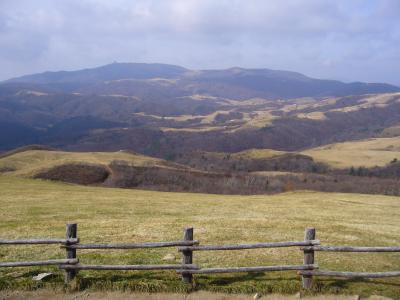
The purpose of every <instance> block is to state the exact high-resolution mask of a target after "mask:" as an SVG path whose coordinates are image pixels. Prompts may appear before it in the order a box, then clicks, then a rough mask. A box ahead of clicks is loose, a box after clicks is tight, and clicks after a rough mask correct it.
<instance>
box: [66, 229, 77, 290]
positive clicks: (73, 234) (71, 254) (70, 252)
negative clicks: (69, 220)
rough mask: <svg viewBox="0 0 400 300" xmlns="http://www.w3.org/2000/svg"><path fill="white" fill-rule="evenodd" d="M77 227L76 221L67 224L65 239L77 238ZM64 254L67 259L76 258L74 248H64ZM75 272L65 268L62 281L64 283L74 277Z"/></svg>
mask: <svg viewBox="0 0 400 300" xmlns="http://www.w3.org/2000/svg"><path fill="white" fill-rule="evenodd" d="M77 229H78V224H76V223H73V224H67V225H66V233H65V237H66V239H67V240H68V239H70V238H77ZM66 245H67V246H68V245H69V243H68V242H67V243H66ZM65 254H66V258H67V259H71V258H76V249H71V248H66V253H65ZM76 273H77V271H76V270H65V274H64V282H65V283H68V282H70V281H71V280H72V279H74V278H75V276H76Z"/></svg>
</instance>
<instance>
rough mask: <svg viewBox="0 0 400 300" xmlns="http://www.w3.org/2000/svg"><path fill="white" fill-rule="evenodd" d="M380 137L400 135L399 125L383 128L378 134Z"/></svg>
mask: <svg viewBox="0 0 400 300" xmlns="http://www.w3.org/2000/svg"><path fill="white" fill-rule="evenodd" d="M380 136H381V137H396V136H400V125H397V126H392V127H388V128H385V129H384V130H383V131H382V133H381V134H380Z"/></svg>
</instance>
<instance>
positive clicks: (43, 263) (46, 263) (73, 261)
mask: <svg viewBox="0 0 400 300" xmlns="http://www.w3.org/2000/svg"><path fill="white" fill-rule="evenodd" d="M77 263H78V260H77V259H49V260H38V261H18V262H4V263H0V268H6V267H31V266H49V265H66V264H77Z"/></svg>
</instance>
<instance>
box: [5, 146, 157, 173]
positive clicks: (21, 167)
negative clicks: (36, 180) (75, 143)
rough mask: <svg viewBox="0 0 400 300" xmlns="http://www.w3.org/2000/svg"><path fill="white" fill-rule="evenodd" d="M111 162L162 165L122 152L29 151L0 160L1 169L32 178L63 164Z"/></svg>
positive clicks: (154, 160) (104, 163)
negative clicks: (10, 169) (40, 172)
mask: <svg viewBox="0 0 400 300" xmlns="http://www.w3.org/2000/svg"><path fill="white" fill-rule="evenodd" d="M113 160H124V161H127V162H128V163H130V164H132V165H137V166H148V165H158V164H162V162H163V160H161V159H156V158H152V157H149V156H144V155H140V154H132V153H128V152H124V151H119V152H63V151H44V150H30V151H24V152H19V153H16V154H14V155H11V156H7V157H4V158H1V159H0V169H1V168H12V169H15V171H13V172H10V173H11V174H13V175H23V176H32V175H34V174H36V173H37V172H39V171H42V170H43V169H48V168H51V167H54V166H58V165H62V164H65V163H89V164H98V165H107V164H109V163H111V162H112V161H113Z"/></svg>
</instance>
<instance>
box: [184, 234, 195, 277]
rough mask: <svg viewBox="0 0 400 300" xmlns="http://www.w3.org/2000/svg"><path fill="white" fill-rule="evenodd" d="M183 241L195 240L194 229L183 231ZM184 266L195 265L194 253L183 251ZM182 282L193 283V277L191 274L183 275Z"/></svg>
mask: <svg viewBox="0 0 400 300" xmlns="http://www.w3.org/2000/svg"><path fill="white" fill-rule="evenodd" d="M183 240H184V241H192V240H193V228H192V227H190V228H184V230H183ZM182 254H183V257H182V264H183V265H186V264H192V263H193V251H192V250H185V251H182ZM182 281H183V282H184V283H189V284H192V283H193V275H192V274H189V273H182Z"/></svg>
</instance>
